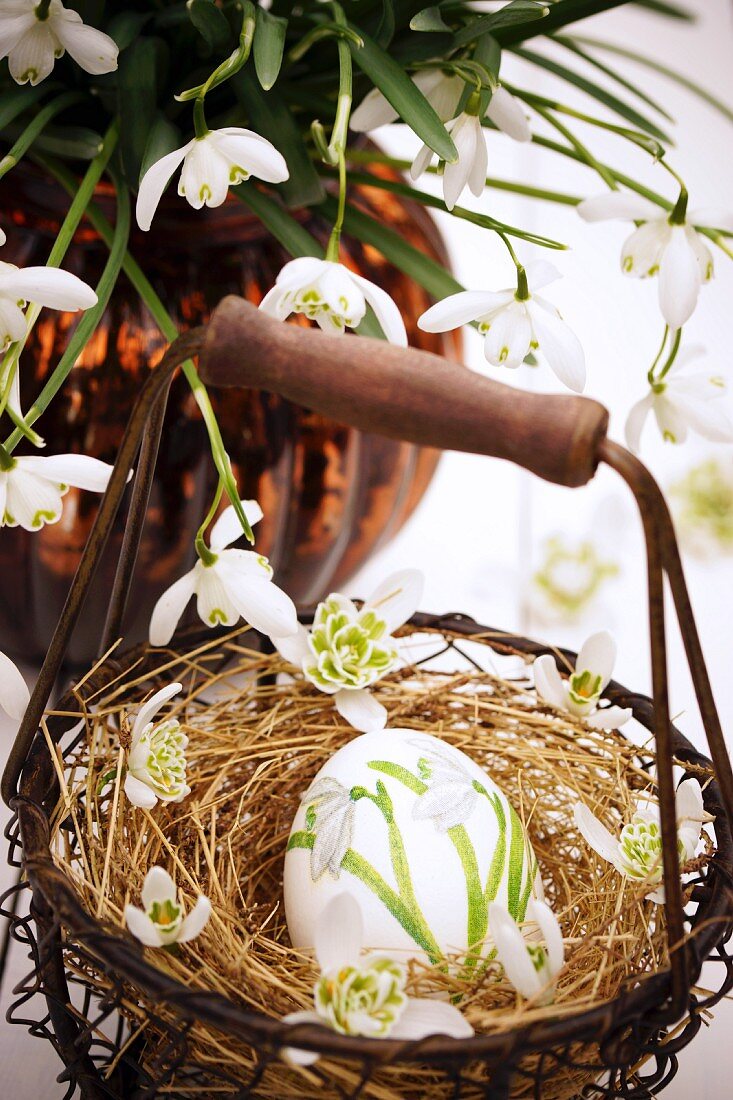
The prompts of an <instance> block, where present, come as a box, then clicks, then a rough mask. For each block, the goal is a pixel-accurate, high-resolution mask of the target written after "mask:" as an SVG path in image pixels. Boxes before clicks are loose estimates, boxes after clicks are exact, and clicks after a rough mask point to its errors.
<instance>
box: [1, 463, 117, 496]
mask: <svg viewBox="0 0 733 1100" xmlns="http://www.w3.org/2000/svg"><path fill="white" fill-rule="evenodd" d="M17 462H18V468H19V469H22V470H28V471H30V472H31V473H33V474H35V475H36V477H43V478H45V479H46V480H47V481H51V482H54V483H56V484H60V485H74V486H76V488H77V489H87V490H88V491H89V492H92V493H103V492H104V491H105V490H106V488H107V485H108V483H109V479H110V477H111V476H112V469H113V467H112V466H110V465H109V463H108V462H101V461H100V460H99V459H98V458H92V457H91V456H90V455H77V454H66V455H49V456H48V457H47V458H46V457H43V456H41V455H25V456H23V457H21V458H19V459H17Z"/></svg>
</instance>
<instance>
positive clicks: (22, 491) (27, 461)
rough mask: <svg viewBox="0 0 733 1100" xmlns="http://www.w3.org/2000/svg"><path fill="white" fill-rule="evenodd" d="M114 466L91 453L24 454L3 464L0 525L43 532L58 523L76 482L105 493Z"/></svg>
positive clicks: (0, 481) (0, 477)
mask: <svg viewBox="0 0 733 1100" xmlns="http://www.w3.org/2000/svg"><path fill="white" fill-rule="evenodd" d="M111 474H112V467H111V466H110V465H108V464H107V463H106V462H100V460H99V459H98V458H90V457H89V456H88V455H74V454H68V455H48V456H46V457H44V456H42V455H23V456H22V457H20V458H15V457H12V456H10V457H9V459H8V458H3V459H2V465H0V527H2V526H6V527H23V528H25V530H26V531H39V530H40V529H41V527H43V526H44V525H45V524H47V523H58V521H59V520H60V519H61V512H62V510H63V503H62V498H63V497H64V495H65V494H66V493H68V491H69V489H70V488H71V486H72V485H73V486H74V487H75V488H77V489H88V490H89V491H90V492H93V493H103V492H104V491H105V489H106V488H107V483H108V481H109V479H110V475H111Z"/></svg>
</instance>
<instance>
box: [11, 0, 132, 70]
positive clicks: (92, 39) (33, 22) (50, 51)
mask: <svg viewBox="0 0 733 1100" xmlns="http://www.w3.org/2000/svg"><path fill="white" fill-rule="evenodd" d="M64 52H68V53H69V54H70V55H71V57H73V59H74V61H75V62H76V63H77V65H79V66H80V67H81V68H82V69H85V70H86V71H87V72H88V73H91V74H92V75H93V76H99V75H101V74H102V73H111V72H113V71H114V70H115V69H116V68H117V54H118V52H119V51H118V48H117V43H116V42H114V41H113V39H111V38H110V37H109V35H107V34H103V33H102V31H98V30H96V28H95V27H88V26H87V25H86V23H83V22H82V18H81V16H80V15H79V13H78V12H77V11H74V10H73V9H71V8H65V7H64V5H63V4H62V3H61V0H51V3H50V4H49V6H48V9H47V11H46V12H45V13H44V12H42V10H41V4H40V3H39V0H0V59H1V58H3V57H7V59H8V66H9V68H10V75H11V76H12V78H13V80H15V81H16V83H18V84H26V83H27V82H28V81H30V83H31V84H39V83H40V82H41V81H42V80H45V78H46V77H47V76H48V75H49V73H50V72H51V71H52V69H53V67H54V64H55V63H56V60H57V58H59V57H62V56H63V54H64Z"/></svg>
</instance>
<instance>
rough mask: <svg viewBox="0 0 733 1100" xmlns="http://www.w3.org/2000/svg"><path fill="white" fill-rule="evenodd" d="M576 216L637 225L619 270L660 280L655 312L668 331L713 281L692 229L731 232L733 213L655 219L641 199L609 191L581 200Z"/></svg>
mask: <svg viewBox="0 0 733 1100" xmlns="http://www.w3.org/2000/svg"><path fill="white" fill-rule="evenodd" d="M578 213H579V214H580V215H581V217H582V218H584V219H585V220H586V221H588V222H598V221H607V220H611V219H620V220H622V221H639V222H641V223H642V224H641V225H640V226H639V227H638V228H637V229H635V230H634V232H633V233H632V234H631V236H630V237H629V238H628V239H627V240H626V242H625V244H624V246H623V249H622V251H621V267H622V270H623V271H624V273H625V274H626V275H633V276H635V277H636V278H639V279H645V278H647V277H649V276H652V275H658V276H659V308H660V309H661V311H662V316H663V317H664V320H665V321H666V322H667V324H668V325H669V326H670V328H672V329H678V328H681V327H682V326H683V325H684V324H685V322H686V321H688V320H689V319H690V317H691V316H692V314H693V312H694V310H695V306H696V305H697V299H698V295H699V293H700V287H701V286H702V285H703V283H706V282H708V281H709V280H710V279H711V278H712V277H713V267H714V265H713V257H712V253H711V252H710V249H709V248H708V246H707V245H706V244H705V242H704V240H703V238H702V236H701V234H700V233H699V232H698V231H697V229H696V226H700V225H702V226H714V227H716V228H719V229H729V230H733V213H731V212H728V211H721V210H712V209H711V210H707V209H703V210H692V211H690V212H689V213H687V214H686V215H685V216H683V220H682V221H676V220H673V218H674V214H667V213H666V212H664V213H661V214H660V210H659V207H658V206H657V205H656V204H655V203H653V202H650V200H649V199H645V198H643V197H642V196H641V195H634V194H629V193H628V192H626V191H609V192H608V193H607V194H604V195H597V196H596V197H594V198H590V199H585V200H584V201H583V202H581V203H580V205H579V206H578Z"/></svg>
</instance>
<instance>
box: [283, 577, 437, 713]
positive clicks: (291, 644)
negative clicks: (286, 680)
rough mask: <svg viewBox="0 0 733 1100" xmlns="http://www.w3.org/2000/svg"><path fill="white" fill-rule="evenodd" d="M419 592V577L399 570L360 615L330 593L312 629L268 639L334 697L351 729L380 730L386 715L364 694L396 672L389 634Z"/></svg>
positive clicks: (410, 611) (349, 603)
mask: <svg viewBox="0 0 733 1100" xmlns="http://www.w3.org/2000/svg"><path fill="white" fill-rule="evenodd" d="M422 589H423V576H422V573H420V572H419V570H417V569H403V570H402V571H400V572H398V573H393V574H392V576H390V577H388V578H387V580H386V581H383V582H382V584H380V585H379V587H378V588H377V589H376V591H374V592H372V594H371V596H370V597H369V599H368V600H367V601H366V602H365V604H364V605H363V607H362V608H361V610H359V609H358V608H357V607H356V605H355V604H354V603H353V602H352V601H351V600H349V599H347V597H346V596H341V595H339V593H332V594H331V595H330V596H328V597H327V598H326V599H325V600H323V601H322V602H321V603H319V605H318V607H317V608H316V613H315V615H314V617H313V625H312V626H311V628H310V630H307V629H306V628H305V627H304V626H302V625H301V626H300V627H299V628H298V631H297V633H296V634H294V635H292V636H291V637H287V638H273V639H272V640H273V642H274V643H275V645H276V646H277V648H278V650H279V651H280V653H281V654H282V656H283V657H284V658H285V660H286V661H290V663H291V664H294V665H298V666H299V667H300V670H301V672H302V673H303V675H304V676H305V678H306V679H307V680H309V681H310V683H311V684H313V685H314V686H315V687H317V688H318V689H319V691H323V692H325V693H326V694H327V695H332V696H333V701H334V705H335V707H336V710H337V711H338V712H339V714H340V715H341V717H342V718H345V719H346V721H347V722H350V723H351V725H352V726H353V727H354V728H355V729H357V730H360V731H362V732H363V733H369V732H370V731H371V730H378V729H383V728H384V726H385V725H386V723H387V711H386V710H385V708H384V707H383V706H382V704H381V703H378V702H377V700H376V699H374V698H372V696H371V695H370V694H369V691H368V690H367V689H368V688H369V687H371V686H372V684H374V683H376V681H377V680H379V679H380V677H382V676H384V675H385V673H387V672H389V671H390V669H392V668H394V666H395V664H396V662H397V657H398V651H397V642H396V640H395V639H394V638H393V637H392V632H393V631H394V630H396V629H397V627H399V626H402V624H403V623H405V622H406V621H407V620H408V619H409V618H410V616H411V615H412V614H413V613H414V612H415V610H416V609H417V606H418V604H419V602H420V597H421V595H422Z"/></svg>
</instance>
